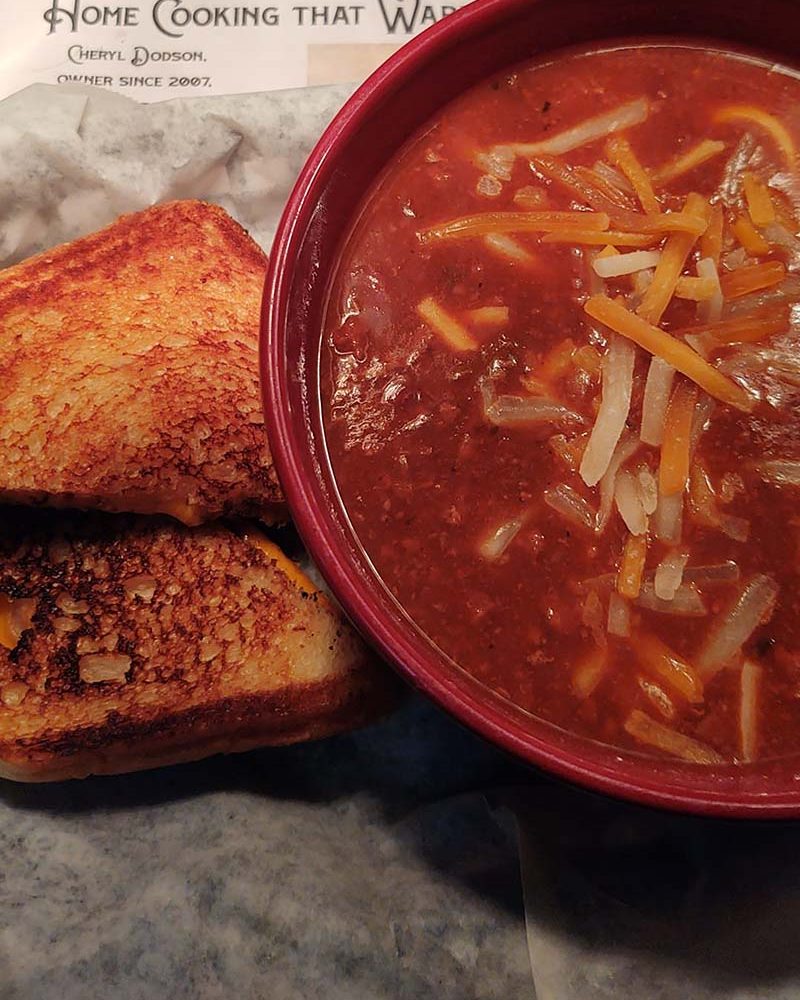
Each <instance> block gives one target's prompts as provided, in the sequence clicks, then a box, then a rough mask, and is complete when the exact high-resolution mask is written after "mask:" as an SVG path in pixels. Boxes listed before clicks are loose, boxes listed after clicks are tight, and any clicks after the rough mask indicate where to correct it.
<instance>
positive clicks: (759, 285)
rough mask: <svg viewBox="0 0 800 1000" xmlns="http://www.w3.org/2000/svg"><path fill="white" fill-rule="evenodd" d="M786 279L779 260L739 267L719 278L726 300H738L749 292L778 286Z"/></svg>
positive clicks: (782, 264) (784, 266) (783, 266)
mask: <svg viewBox="0 0 800 1000" xmlns="http://www.w3.org/2000/svg"><path fill="white" fill-rule="evenodd" d="M785 277H786V265H785V264H784V263H783V262H782V261H779V260H768V261H765V262H764V263H763V264H750V265H749V266H746V267H740V268H739V269H738V270H736V271H731V272H730V274H724V275H723V276H722V277H721V278H720V285H721V286H722V294H723V295H724V296H725V298H726V299H738V298H741V297H742V296H743V295H749V294H750V292H760V291H761V290H762V289H764V288H772V286H773V285H779V284H780V283H781V282H782V281H783V279H784V278H785Z"/></svg>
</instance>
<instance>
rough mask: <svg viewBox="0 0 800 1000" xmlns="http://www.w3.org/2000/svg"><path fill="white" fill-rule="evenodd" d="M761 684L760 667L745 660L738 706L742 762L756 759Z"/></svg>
mask: <svg viewBox="0 0 800 1000" xmlns="http://www.w3.org/2000/svg"><path fill="white" fill-rule="evenodd" d="M760 683H761V665H760V664H758V663H756V662H755V661H754V660H750V659H746V660H745V661H744V663H743V664H742V674H741V678H740V686H741V702H740V706H739V749H740V752H741V755H742V760H743V761H744V762H745V763H750V762H751V761H753V760H755V759H756V752H757V748H758V689H759V686H760Z"/></svg>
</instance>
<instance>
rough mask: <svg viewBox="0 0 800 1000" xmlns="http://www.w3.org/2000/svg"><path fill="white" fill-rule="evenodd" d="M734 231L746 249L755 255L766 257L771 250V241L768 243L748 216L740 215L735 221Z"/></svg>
mask: <svg viewBox="0 0 800 1000" xmlns="http://www.w3.org/2000/svg"><path fill="white" fill-rule="evenodd" d="M733 233H734V236H735V237H736V239H737V240H738V241H739V242H740V243H741V244H742V246H743V247H744V248H745V250H746V251H747V252H748V253H749V254H751V255H752V256H753V257H766V255H767V254H768V253H769V252H770V246H769V243H767V241H766V240H765V239H764V237H763V236H762V235H761V233H760V232H759V231H758V230H757V229H756V228H755V226H754V225H753V223H752V222H751V221H750V219H748V218H747V217H746V216H744V215H740V216H739V218H738V219H737V220H736V222H734V224H733Z"/></svg>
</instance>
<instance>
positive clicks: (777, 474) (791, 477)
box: [755, 458, 800, 486]
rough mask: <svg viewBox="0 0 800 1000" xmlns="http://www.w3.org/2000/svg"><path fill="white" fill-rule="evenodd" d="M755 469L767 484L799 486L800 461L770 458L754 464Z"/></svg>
mask: <svg viewBox="0 0 800 1000" xmlns="http://www.w3.org/2000/svg"><path fill="white" fill-rule="evenodd" d="M755 469H756V471H757V472H758V474H759V475H760V476H761V478H762V479H763V480H764V481H765V482H767V483H772V484H773V485H775V486H800V461H789V460H788V459H785V458H771V459H767V460H766V461H764V462H756V464H755Z"/></svg>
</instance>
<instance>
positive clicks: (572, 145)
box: [505, 97, 650, 156]
mask: <svg viewBox="0 0 800 1000" xmlns="http://www.w3.org/2000/svg"><path fill="white" fill-rule="evenodd" d="M649 111H650V105H649V104H648V102H647V98H645V97H639V98H637V99H636V100H635V101H629V102H628V103H627V104H621V105H619V107H616V108H612V109H611V110H610V111H605V112H603V114H600V115H595V116H593V117H592V118H587V119H585V120H584V121H582V122H579V124H577V125H573V126H572V127H571V128H568V129H565V130H564V131H563V132H557V133H556V134H555V135H551V136H548V137H547V138H546V139H542V140H540V141H539V142H510V143H507V144H505V145H507V147H508V148H509V149H511V150H513V151H514V152H515V153H516V154H517V155H518V156H536V155H537V154H539V153H548V154H553V155H555V156H560V155H561V154H562V153H569V152H570V151H571V150H573V149H578V148H579V147H580V146H586V145H588V144H589V143H590V142H596V141H597V140H598V139H605V138H606V136H609V135H613V134H614V133H615V132H621V131H622V130H623V129H626V128H632V127H633V126H634V125H641V123H642V122H643V121H645V120H646V119H647V116H648V114H649Z"/></svg>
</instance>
